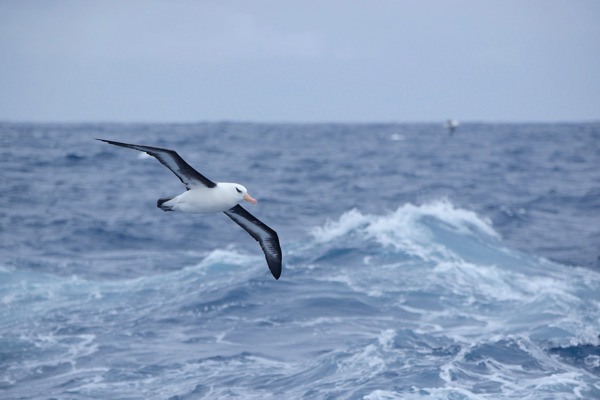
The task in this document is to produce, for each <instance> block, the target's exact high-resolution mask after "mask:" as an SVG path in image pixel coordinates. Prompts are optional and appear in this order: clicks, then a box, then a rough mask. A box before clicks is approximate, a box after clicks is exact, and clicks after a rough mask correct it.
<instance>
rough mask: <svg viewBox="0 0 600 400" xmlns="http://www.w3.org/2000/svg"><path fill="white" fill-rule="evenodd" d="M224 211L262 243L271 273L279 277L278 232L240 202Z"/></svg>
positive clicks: (279, 252) (279, 250)
mask: <svg viewBox="0 0 600 400" xmlns="http://www.w3.org/2000/svg"><path fill="white" fill-rule="evenodd" d="M223 212H224V213H225V214H226V215H227V216H228V217H229V218H231V219H232V220H233V221H234V222H235V223H236V224H238V225H239V226H241V227H242V228H244V230H245V231H246V232H248V233H249V234H250V236H252V237H253V238H254V239H256V241H257V242H258V243H260V247H262V249H263V252H264V253H265V259H266V260H267V264H268V265H269V269H270V270H271V273H272V274H273V276H274V277H275V279H279V277H280V276H281V247H280V246H279V237H278V236H277V232H275V231H274V230H273V229H271V228H269V227H268V226H267V225H265V224H263V223H262V222H261V221H260V220H259V219H258V218H256V217H255V216H254V215H252V214H250V213H249V212H248V211H246V210H245V209H244V208H243V207H242V206H240V205H239V204H238V205H237V206H235V207H231V208H230V209H229V210H227V211H223Z"/></svg>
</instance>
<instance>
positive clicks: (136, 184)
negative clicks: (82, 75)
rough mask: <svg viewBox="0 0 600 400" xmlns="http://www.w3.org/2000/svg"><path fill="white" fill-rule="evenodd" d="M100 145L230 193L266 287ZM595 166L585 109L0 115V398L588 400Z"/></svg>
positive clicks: (242, 236)
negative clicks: (172, 162) (238, 195)
mask: <svg viewBox="0 0 600 400" xmlns="http://www.w3.org/2000/svg"><path fill="white" fill-rule="evenodd" d="M95 137H100V138H105V139H114V140H120V141H125V142H130V143H137V144H147V145H153V146H160V147H168V148H172V149H175V150H177V151H178V152H179V154H180V155H182V156H183V157H184V158H185V159H186V160H187V161H188V162H189V163H190V164H192V165H193V166H195V167H196V168H197V169H198V170H199V171H200V172H202V173H204V174H205V175H206V176H207V177H209V178H210V179H213V180H216V181H234V182H239V183H242V184H243V185H245V186H246V187H247V188H248V190H249V192H250V194H251V195H252V196H253V197H255V198H257V199H258V200H259V203H258V205H257V206H252V205H249V204H248V205H245V207H246V208H247V209H248V210H249V211H251V212H252V213H253V214H254V215H255V216H257V217H258V218H260V219H261V220H263V221H264V222H265V223H267V224H268V225H270V226H271V227H272V228H274V229H276V230H277V231H278V233H279V236H280V239H281V245H282V249H283V252H284V270H283V274H282V277H281V279H280V280H279V281H275V280H274V279H273V278H272V277H271V274H270V272H269V270H268V268H267V266H266V264H265V261H264V257H263V255H262V252H261V250H260V248H259V247H258V245H257V244H256V242H255V241H254V240H253V239H252V238H251V237H250V236H249V235H247V234H246V233H245V232H244V231H243V230H241V229H240V228H239V227H238V226H237V225H235V224H234V223H233V222H232V221H230V220H229V219H228V218H227V217H226V216H225V215H208V216H206V215H186V214H178V213H165V212H162V211H161V210H159V209H158V208H156V199H157V198H159V197H165V196H172V195H176V194H179V193H180V192H182V191H183V190H184V188H183V186H182V185H181V184H180V182H179V181H178V180H177V178H176V177H175V176H174V175H173V174H172V173H171V172H170V171H168V170H167V169H166V168H164V167H163V166H162V165H160V164H159V163H158V162H157V161H156V160H155V159H153V158H149V157H143V154H142V153H139V152H136V151H134V150H129V149H123V148H117V147H114V146H110V145H107V144H105V143H101V142H98V141H96V140H94V139H93V138H95ZM599 165H600V124H553V125H550V124H517V125H510V124H463V125H461V126H460V128H459V129H458V130H457V131H456V133H455V134H454V135H453V136H449V135H448V134H447V133H446V132H445V131H444V130H443V128H442V126H441V125H435V124H413V125H409V124H369V125H343V124H318V125H293V124H290V125H288V124H235V123H208V124H189V125H118V124H83V125H41V124H38V125H30V124H9V123H4V124H0V178H1V181H0V185H1V186H0V398H2V399H50V398H57V399H90V398H96V399H150V398H151V399H199V398H206V399H215V398H236V397H237V398H243V399H300V398H306V399H337V398H340V399H498V398H510V399H524V398H530V399H551V398H552V399H554V398H561V399H571V398H573V399H575V398H582V399H591V398H600V338H599V335H600V261H599V259H598V257H599V255H600V168H599Z"/></svg>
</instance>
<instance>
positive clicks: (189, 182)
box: [96, 139, 217, 190]
mask: <svg viewBox="0 0 600 400" xmlns="http://www.w3.org/2000/svg"><path fill="white" fill-rule="evenodd" d="M96 140H101V141H103V142H106V143H109V144H114V145H115V146H121V147H128V148H130V149H135V150H139V151H143V152H145V153H148V154H150V155H151V156H152V157H154V158H156V159H157V160H158V161H160V163H161V164H162V165H164V166H165V167H167V168H169V169H170V170H171V171H172V172H173V173H174V174H175V175H177V177H178V178H179V180H180V181H181V182H182V183H183V184H184V185H185V187H186V188H187V189H188V190H190V189H192V188H194V187H197V186H200V185H202V186H206V187H209V188H214V187H215V186H217V184H216V183H214V182H213V181H211V180H210V179H208V178H207V177H205V176H204V175H202V174H201V173H200V172H198V171H196V170H195V169H194V168H192V167H191V166H190V165H189V164H188V163H186V162H185V160H184V159H183V158H181V156H180V155H179V154H177V152H175V151H174V150H169V149H161V148H160V147H151V146H141V145H138V144H128V143H121V142H114V141H112V140H104V139H96Z"/></svg>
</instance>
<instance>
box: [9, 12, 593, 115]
mask: <svg viewBox="0 0 600 400" xmlns="http://www.w3.org/2000/svg"><path fill="white" fill-rule="evenodd" d="M447 118H456V119H459V120H461V121H488V122H512V121H514V122H522V121H542V122H544V121H548V122H554V121H590V120H594V121H598V120H600V1H596V0H563V1H556V0H527V1H524V0H498V1H491V0H489V1H487V0H485V1H484V0H452V1H451V0H447V1H442V0H439V1H427V0H414V1H408V0H396V1H379V0H373V1H362V0H360V1H359V0H319V1H309V0H291V1H283V0H265V1H261V0H257V1H249V0H239V1H227V0H221V1H216V0H215V1H207V0H206V1H203V0H196V1H191V0H190V1H184V0H170V1H166V0H165V1H152V0H121V1H111V0H102V1H84V0H73V1H69V0H47V1H31V0H18V1H17V0H14V1H12V0H0V120H5V121H40V122H45V121H51V122H101V121H110V122H196V121H222V120H228V121H257V122H260V121H262V122H438V121H443V120H445V119H447Z"/></svg>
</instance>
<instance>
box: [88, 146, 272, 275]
mask: <svg viewBox="0 0 600 400" xmlns="http://www.w3.org/2000/svg"><path fill="white" fill-rule="evenodd" d="M97 140H100V141H103V142H106V143H109V144H113V145H115V146H121V147H128V148H130V149H135V150H139V151H143V152H145V153H147V154H149V155H151V156H152V157H154V158H156V159H157V160H158V161H160V163H161V164H163V165H164V166H165V167H167V168H169V169H170V170H171V172H173V173H174V174H175V175H176V176H177V177H178V178H179V180H180V181H181V182H182V183H183V184H184V185H185V187H186V189H187V191H185V192H183V193H182V194H180V195H179V196H175V197H165V198H161V199H158V201H157V202H156V206H157V207H158V208H160V209H162V210H164V211H183V212H188V213H200V214H209V213H217V212H220V211H223V212H224V213H225V215H227V216H228V217H229V218H231V219H232V220H233V221H234V222H235V223H236V224H238V225H239V226H241V227H242V228H243V229H244V230H245V231H246V232H248V233H249V234H250V236H252V237H253V238H254V239H255V240H256V241H257V242H258V243H259V244H260V247H261V248H262V250H263V252H264V253H265V259H266V260H267V265H268V266H269V269H270V270H271V273H272V274H273V276H274V277H275V279H279V277H280V276H281V259H282V254H281V247H280V245H279V237H278V236H277V232H275V231H274V230H273V229H271V228H269V227H268V226H267V225H265V224H264V223H262V222H261V221H260V220H258V218H256V217H254V216H253V215H252V214H250V213H249V212H248V211H246V210H245V209H244V208H243V207H242V206H241V205H239V203H240V202H241V201H242V200H245V201H247V202H249V203H252V204H256V200H255V199H253V198H252V197H250V195H249V194H248V191H247V190H246V188H245V187H244V186H242V185H240V184H239V183H229V182H213V181H211V180H210V179H208V178H206V177H205V176H204V175H202V174H200V173H199V172H198V171H196V170H195V169H194V168H192V167H191V166H190V165H189V164H188V163H187V162H185V160H184V159H183V158H181V157H180V156H179V154H177V153H176V152H175V151H174V150H169V149H161V148H159V147H150V146H140V145H137V144H128V143H121V142H115V141H112V140H104V139H97Z"/></svg>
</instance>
